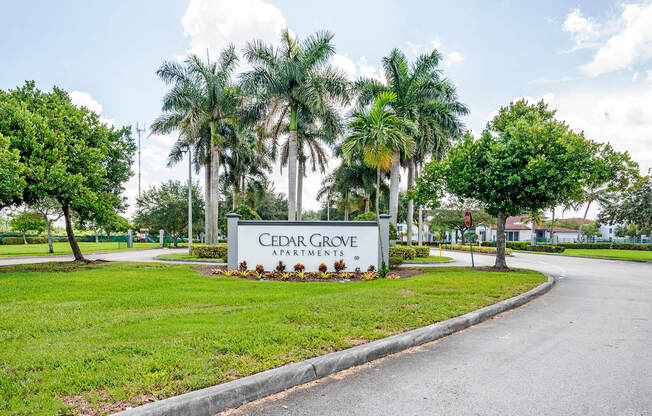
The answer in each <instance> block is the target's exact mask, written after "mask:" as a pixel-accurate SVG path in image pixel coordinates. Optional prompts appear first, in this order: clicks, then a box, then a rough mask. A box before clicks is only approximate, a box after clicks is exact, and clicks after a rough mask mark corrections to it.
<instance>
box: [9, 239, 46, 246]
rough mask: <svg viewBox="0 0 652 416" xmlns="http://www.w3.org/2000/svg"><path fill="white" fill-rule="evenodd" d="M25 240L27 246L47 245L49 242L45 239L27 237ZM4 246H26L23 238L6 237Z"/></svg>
mask: <svg viewBox="0 0 652 416" xmlns="http://www.w3.org/2000/svg"><path fill="white" fill-rule="evenodd" d="M25 239H26V240H27V244H45V243H47V242H48V239H47V238H45V237H26V238H25ZM2 244H7V245H9V244H25V241H23V237H4V238H3V239H2Z"/></svg>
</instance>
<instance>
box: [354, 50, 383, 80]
mask: <svg viewBox="0 0 652 416" xmlns="http://www.w3.org/2000/svg"><path fill="white" fill-rule="evenodd" d="M358 68H359V72H360V75H361V76H363V77H366V78H374V79H377V80H378V81H380V82H385V77H384V75H382V74H381V72H380V70H379V69H378V68H377V67H375V66H373V65H370V64H369V63H368V62H367V58H366V57H364V56H361V57H360V59H358Z"/></svg>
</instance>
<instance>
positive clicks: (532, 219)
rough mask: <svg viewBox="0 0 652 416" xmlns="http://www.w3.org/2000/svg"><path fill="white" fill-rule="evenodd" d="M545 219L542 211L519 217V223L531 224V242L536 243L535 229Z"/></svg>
mask: <svg viewBox="0 0 652 416" xmlns="http://www.w3.org/2000/svg"><path fill="white" fill-rule="evenodd" d="M545 219H546V218H545V215H544V213H543V211H531V212H529V213H528V214H527V215H526V216H524V217H521V221H523V222H529V223H530V224H532V240H533V241H534V242H536V232H537V229H538V228H540V227H541V224H543V221H544V220H545Z"/></svg>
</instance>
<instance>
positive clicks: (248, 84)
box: [244, 29, 349, 221]
mask: <svg viewBox="0 0 652 416" xmlns="http://www.w3.org/2000/svg"><path fill="white" fill-rule="evenodd" d="M332 39H333V35H332V34H331V33H329V32H317V33H315V34H313V35H311V36H308V37H307V38H306V39H305V40H304V41H303V42H299V41H298V40H297V39H293V38H292V37H291V36H290V33H289V31H288V30H287V29H285V30H283V32H282V33H281V45H280V47H278V48H274V47H273V46H271V45H266V44H265V43H263V42H262V41H260V40H256V41H254V42H249V43H248V44H247V46H246V48H245V56H246V58H247V60H248V61H249V63H250V64H251V66H252V67H253V69H252V70H251V71H248V72H246V73H245V74H244V86H245V88H246V89H247V90H248V91H249V92H250V93H251V94H252V96H254V97H255V98H256V103H255V105H254V107H253V109H254V110H253V111H252V113H255V114H258V115H260V116H262V117H263V120H264V123H263V124H264V125H265V131H268V132H272V136H273V137H276V135H277V134H278V132H280V131H281V129H282V126H283V125H284V124H285V119H286V117H287V116H288V115H289V119H290V121H289V133H290V134H289V143H288V219H289V220H290V221H294V220H296V206H297V198H296V191H297V141H298V138H297V122H298V112H299V109H300V108H301V109H303V110H306V111H308V112H309V113H310V114H313V115H314V116H315V119H316V120H318V121H319V122H320V123H321V124H322V125H323V126H329V125H334V124H336V123H337V120H336V118H335V117H336V115H337V112H336V111H334V106H335V105H337V104H346V103H348V88H349V84H348V81H347V80H346V77H345V76H344V75H343V74H342V73H340V72H338V71H337V70H335V69H333V68H332V67H330V66H329V65H328V61H329V59H330V57H331V56H332V55H333V54H334V53H335V49H334V47H333V44H332V42H331V41H332ZM272 126H273V127H272Z"/></svg>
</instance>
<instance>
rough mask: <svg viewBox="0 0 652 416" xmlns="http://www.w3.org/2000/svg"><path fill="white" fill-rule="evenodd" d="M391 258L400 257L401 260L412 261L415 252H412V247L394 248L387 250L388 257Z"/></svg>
mask: <svg viewBox="0 0 652 416" xmlns="http://www.w3.org/2000/svg"><path fill="white" fill-rule="evenodd" d="M392 256H401V258H402V259H403V260H414V257H416V251H415V250H414V247H408V246H394V247H390V248H389V257H392Z"/></svg>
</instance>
